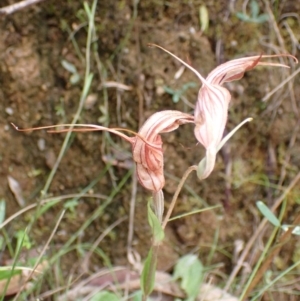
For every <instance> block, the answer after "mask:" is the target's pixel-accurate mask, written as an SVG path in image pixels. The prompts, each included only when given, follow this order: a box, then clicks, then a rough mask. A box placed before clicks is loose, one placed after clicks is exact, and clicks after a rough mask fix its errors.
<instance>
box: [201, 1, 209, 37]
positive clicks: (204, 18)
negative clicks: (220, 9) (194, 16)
mask: <svg viewBox="0 0 300 301" xmlns="http://www.w3.org/2000/svg"><path fill="white" fill-rule="evenodd" d="M199 20H200V27H201V31H202V32H204V31H207V30H208V26H209V16H208V10H207V7H206V6H205V5H201V6H200V8H199Z"/></svg>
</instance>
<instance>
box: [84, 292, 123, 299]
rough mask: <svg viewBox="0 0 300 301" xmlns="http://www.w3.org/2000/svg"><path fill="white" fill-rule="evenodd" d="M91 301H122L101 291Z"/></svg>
mask: <svg viewBox="0 0 300 301" xmlns="http://www.w3.org/2000/svg"><path fill="white" fill-rule="evenodd" d="M89 300H90V301H120V298H119V297H117V296H116V295H115V294H113V293H111V292H108V291H101V292H99V293H97V294H96V295H94V296H93V297H92V298H91V299H89Z"/></svg>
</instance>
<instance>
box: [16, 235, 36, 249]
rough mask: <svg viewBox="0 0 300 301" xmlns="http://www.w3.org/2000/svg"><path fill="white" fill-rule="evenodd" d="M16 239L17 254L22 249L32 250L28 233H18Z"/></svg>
mask: <svg viewBox="0 0 300 301" xmlns="http://www.w3.org/2000/svg"><path fill="white" fill-rule="evenodd" d="M15 237H16V239H17V247H16V252H18V250H20V249H21V248H22V247H24V248H26V249H27V250H30V249H31V248H32V244H31V242H30V238H29V236H28V234H27V232H26V231H24V230H19V231H17V232H16V234H15Z"/></svg>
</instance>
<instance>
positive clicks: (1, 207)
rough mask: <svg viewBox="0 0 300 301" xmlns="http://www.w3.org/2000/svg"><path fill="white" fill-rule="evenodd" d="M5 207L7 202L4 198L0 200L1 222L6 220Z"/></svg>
mask: <svg viewBox="0 0 300 301" xmlns="http://www.w3.org/2000/svg"><path fill="white" fill-rule="evenodd" d="M5 208H6V204H5V201H4V200H3V199H1V200H0V224H2V223H3V222H4V220H5Z"/></svg>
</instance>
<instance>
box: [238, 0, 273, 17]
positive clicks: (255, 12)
mask: <svg viewBox="0 0 300 301" xmlns="http://www.w3.org/2000/svg"><path fill="white" fill-rule="evenodd" d="M250 10H251V14H250V16H249V15H247V14H245V13H242V12H238V13H236V16H237V17H238V18H239V19H240V20H242V21H244V22H249V23H264V22H267V21H268V20H269V16H268V15H267V14H259V12H260V9H259V5H258V3H257V1H256V0H251V2H250Z"/></svg>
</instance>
